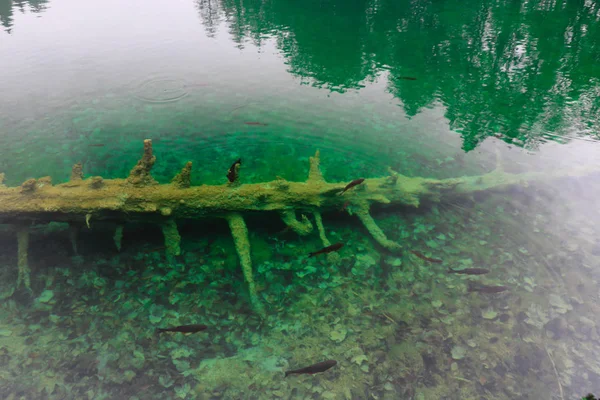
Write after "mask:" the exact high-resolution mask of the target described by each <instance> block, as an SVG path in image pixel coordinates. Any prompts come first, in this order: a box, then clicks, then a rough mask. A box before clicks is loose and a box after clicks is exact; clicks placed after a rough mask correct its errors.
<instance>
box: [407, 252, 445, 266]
mask: <svg viewBox="0 0 600 400" xmlns="http://www.w3.org/2000/svg"><path fill="white" fill-rule="evenodd" d="M410 252H411V253H413V254H414V255H415V256H417V257H419V258H420V259H422V260H425V261H429V262H432V263H436V264H440V263H442V262H443V261H442V260H440V259H438V258H431V257H427V256H424V255H423V253H421V252H420V251H416V250H411V251H410Z"/></svg>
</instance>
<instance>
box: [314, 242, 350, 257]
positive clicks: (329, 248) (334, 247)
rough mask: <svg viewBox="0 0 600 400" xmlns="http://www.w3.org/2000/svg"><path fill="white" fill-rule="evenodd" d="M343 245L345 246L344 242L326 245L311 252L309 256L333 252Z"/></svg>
mask: <svg viewBox="0 0 600 400" xmlns="http://www.w3.org/2000/svg"><path fill="white" fill-rule="evenodd" d="M343 246H344V244H343V243H336V244H332V245H331V246H327V247H324V248H322V249H321V250H319V251H313V252H312V253H309V254H308V256H309V257H313V256H316V255H317V254H325V253H331V252H332V251H338V250H339V249H341V248H342V247H343Z"/></svg>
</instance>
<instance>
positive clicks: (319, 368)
mask: <svg viewBox="0 0 600 400" xmlns="http://www.w3.org/2000/svg"><path fill="white" fill-rule="evenodd" d="M336 364H337V361H335V360H327V361H323V362H320V363H316V364H313V365H309V366H308V367H304V368H300V369H294V370H292V371H285V377H286V378H287V376H288V375H291V374H311V375H312V374H316V373H318V372H325V371H327V370H328V369H329V368H331V367H333V366H334V365H336Z"/></svg>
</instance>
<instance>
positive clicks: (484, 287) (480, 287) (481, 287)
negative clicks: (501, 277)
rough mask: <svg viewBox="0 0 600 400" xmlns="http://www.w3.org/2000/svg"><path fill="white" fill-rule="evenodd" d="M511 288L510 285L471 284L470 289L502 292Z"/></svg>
mask: <svg viewBox="0 0 600 400" xmlns="http://www.w3.org/2000/svg"><path fill="white" fill-rule="evenodd" d="M508 289H509V287H508V286H487V285H478V286H469V288H468V291H469V293H471V292H479V293H501V292H505V291H507V290H508Z"/></svg>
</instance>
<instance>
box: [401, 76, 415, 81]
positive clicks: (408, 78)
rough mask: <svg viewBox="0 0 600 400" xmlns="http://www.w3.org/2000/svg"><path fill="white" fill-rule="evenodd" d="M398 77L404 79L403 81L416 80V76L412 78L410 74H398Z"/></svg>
mask: <svg viewBox="0 0 600 400" xmlns="http://www.w3.org/2000/svg"><path fill="white" fill-rule="evenodd" d="M398 79H404V80H405V81H416V80H417V78H414V77H412V76H399V77H398Z"/></svg>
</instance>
